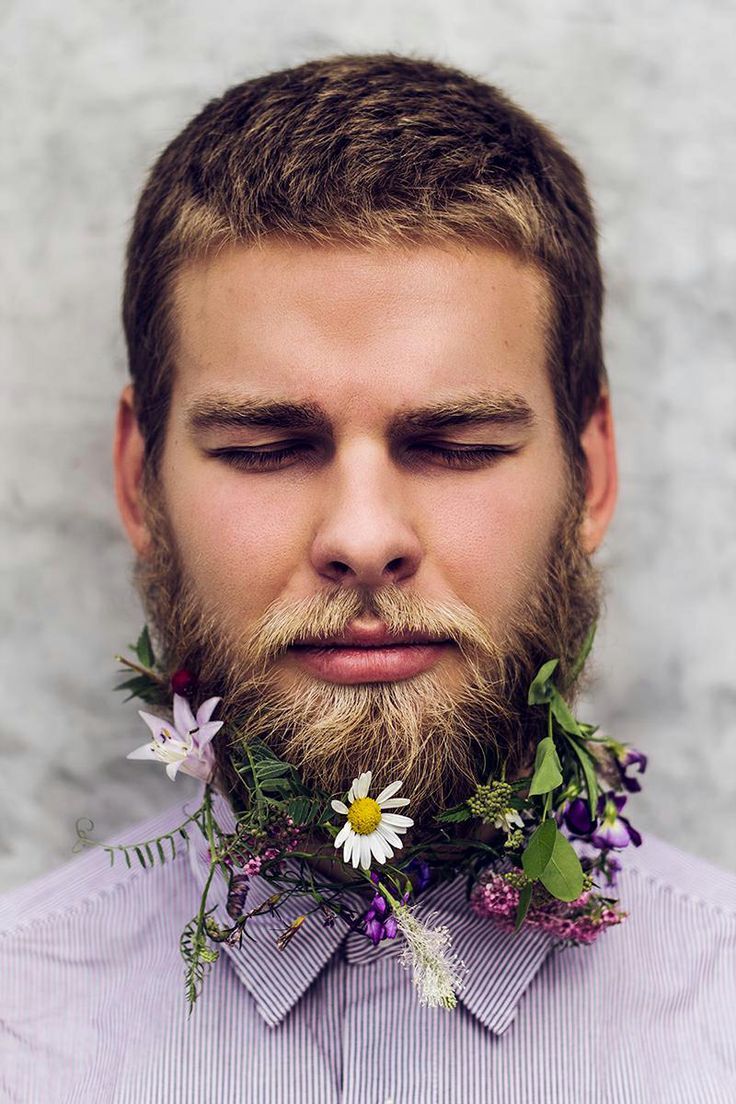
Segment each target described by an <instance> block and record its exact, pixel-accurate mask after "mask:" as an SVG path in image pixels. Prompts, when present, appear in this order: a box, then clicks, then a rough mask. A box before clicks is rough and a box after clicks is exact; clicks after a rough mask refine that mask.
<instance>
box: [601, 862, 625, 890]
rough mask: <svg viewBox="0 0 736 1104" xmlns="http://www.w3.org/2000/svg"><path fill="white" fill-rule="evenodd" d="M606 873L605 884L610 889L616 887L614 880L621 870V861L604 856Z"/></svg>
mask: <svg viewBox="0 0 736 1104" xmlns="http://www.w3.org/2000/svg"><path fill="white" fill-rule="evenodd" d="M605 858H606V871H607V877H606V881H605V884H606V885H607V886H611V887H612V888H613V887H614V886H615V885H616V878H617V875H618V873H619V871H620V870H621V860H620V859H617V858H616V856H615V855H606V857H605Z"/></svg>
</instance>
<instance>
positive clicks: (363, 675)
mask: <svg viewBox="0 0 736 1104" xmlns="http://www.w3.org/2000/svg"><path fill="white" fill-rule="evenodd" d="M451 647H452V645H451V644H450V643H442V644H393V645H391V646H390V647H387V648H349V647H340V646H335V647H332V648H310V647H306V646H305V645H299V646H297V647H292V648H290V649H289V652H290V654H291V655H293V656H294V658H295V659H296V660H297V662H298V663H299V665H300V666H301V667H304V668H305V669H306V670H307V671H309V672H311V674H313V675H317V677H318V678H322V679H326V680H327V681H328V682H391V681H393V680H396V679H408V678H412V677H413V676H414V675H420V674H421V673H422V671H428V670H429V668H430V667H433V666H434V664H435V663H437V661H438V660H439V659H440V657H441V656H442V655H444V654H445V652H446V651H447V650H448V648H451Z"/></svg>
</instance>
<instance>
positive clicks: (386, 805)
mask: <svg viewBox="0 0 736 1104" xmlns="http://www.w3.org/2000/svg"><path fill="white" fill-rule="evenodd" d="M378 804H379V805H380V806H381V808H382V809H402V808H403V807H404V806H405V805H411V801H410V799H409V798H408V797H389V798H388V799H387V800H385V801H379V802H378Z"/></svg>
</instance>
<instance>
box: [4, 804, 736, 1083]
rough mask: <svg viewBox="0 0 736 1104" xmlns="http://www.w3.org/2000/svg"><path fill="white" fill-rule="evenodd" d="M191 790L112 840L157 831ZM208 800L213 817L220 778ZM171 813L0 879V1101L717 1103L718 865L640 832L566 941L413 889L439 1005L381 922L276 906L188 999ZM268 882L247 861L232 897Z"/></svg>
mask: <svg viewBox="0 0 736 1104" xmlns="http://www.w3.org/2000/svg"><path fill="white" fill-rule="evenodd" d="M193 808H196V806H191V807H190V806H187V808H186V810H184V811H183V809H182V806H181V804H178V805H174V806H172V807H171V808H170V809H168V810H167V811H166V812H164V813H163V814H161V815H159V816H157V817H154V818H152V819H150V820H147V821H145V822H142V823H139V824H137V825H135V826H134V827H132V828H131V829H130V830H128V831H127V832H126V833H125V835H124V836H122V837H120V839H119V840H118V841H116V842H136V843H137V842H139V841H141V840H147V839H152V838H154V837H156V836H161V835H163V834H164V833H166V832H169V831H171V830H172V829H175V828H176V827H177V826H178V825H179V824H181V823H182V821H183V820H184V818H185V816H186V815H187V813H188V812H190V811H192V809H193ZM215 812H216V815H217V817H218V820H219V821H220V823H221V824H222V825H223V827H224V828H225V829H226V830H227V829H228V828H230V829H231V828H232V826H233V821H232V814H231V811H230V807H229V805H228V804H227V802H226V801H225V800H224V799H223V798H220V797H219V796H217V797H216V798H215ZM190 827H191V828H192V832H191V833H190V835H191V844H190V846H189V847H188V848H186V847H184V846H182V847H181V848H179V849H178V852H177V856H176V858H174V859H171V860H169V861H167V862H165V863H163V864H160V863H157V864H156V865H155V866H154V867H152V868H148V869H142V868H140V867H139V866H136V865H134V866H133V868H132V869H128V868H127V866H126V865H125V863H124V862H123V861H121V859H119V858H118V859H116V861H115V863H114V865H112V866H111V865H110V860H109V857H108V856H107V855H106V854H105V853H104V852H102V851H101V850H99V849H93V850H90V851H88V852H86V853H85V854H83V855H81V856H78V857H76V858H75V859H73V860H72V861H71V862H69V863H67V864H65V865H64V866H61V867H59V868H57V869H56V870H55V871H53V872H52V873H50V874H47V875H44V876H42V877H41V878H37V879H36V880H34V881H33V882H31V883H29V884H28V885H26V886H23V887H21V888H20V889H17V890H14V891H12V892H10V893H8V894H6V895H5V896H4V897H0V1100H1V1101H2V1102H3V1104H6V1102H7V1104H10V1102H13V1104H109V1102H114V1104H143V1102H146V1104H148V1102H150V1104H162V1102H165V1104H235V1102H238V1104H245V1102H254V1104H255V1102H264V1104H265V1102H268V1104H281V1102H284V1104H286V1102H288V1104H312V1102H314V1104H317V1102H318V1104H332V1102H338V1101H340V1102H345V1104H389V1102H391V1104H430V1102H438V1104H440V1102H441V1104H447V1102H452V1101H457V1102H458V1104H475V1102H478V1104H480V1102H481V1101H482V1102H483V1104H487V1102H489V1101H493V1102H495V1104H512V1102H514V1104H553V1102H554V1104H558V1102H559V1104H563V1102H564V1104H588V1102H590V1104H633V1102H637V1104H658V1102H662V1104H664V1102H666V1104H701V1102H702V1104H706V1102H707V1104H733V1102H734V1101H736V877H735V876H734V875H732V874H730V873H728V872H726V871H725V870H722V869H720V868H719V867H716V866H713V865H712V864H710V863H708V862H706V861H705V860H702V859H699V858H696V857H695V856H693V855H690V854H688V853H686V852H683V851H681V850H679V849H677V848H675V847H673V846H671V845H669V844H667V843H665V842H664V841H662V840H660V839H658V838H656V837H655V836H652V835H648V836H647V837H646V838H645V840H644V843H643V844H642V846H641V847H640V848H637V849H634V848H633V847H627V848H625V849H624V850H622V851H619V852H617V855H618V857H619V858H620V859H621V861H622V863H623V869H622V871H621V873H620V874H619V876H618V884H617V886H616V890H615V893H617V894H618V897H619V904H620V907H621V908H623V909H625V910H627V911H628V912H629V916H628V918H627V919H625V920H624V921H623V922H622V923H621V924H619V925H617V926H615V927H613V928H610V929H609V930H607V931H604V932H603V933H602V934H601V936H600V938H599V940H598V941H597V942H596V943H594V944H593V945H590V946H578V947H570V946H565V947H563V946H562V945H560V944H558V943H556V942H555V940H554V939H553V937H552V936H550V935H548V934H547V933H545V932H542V931H540V930H539V929H533V928H522V929H521V931H520V932H519V933H518V934H517V935H513V934H511V933H508V932H504V931H502V930H501V929H500V928H499V927H498V926H497V925H496V924H495V922H494V921H492V920H489V919H484V918H481V917H480V916H478V915H476V914H475V913H473V912H472V911H471V910H470V909H469V907H468V904H467V901H466V899H465V890H464V885H463V884H461V883H459V882H455V883H450V884H445V885H443V886H438V887H435V888H434V889H430V890H428V891H427V892H426V893H425V895H424V896H425V900H426V905H427V908H431V909H433V910H436V912H437V913H438V914H439V919H440V920H441V921H442V922H444V923H446V924H447V925H448V927H449V928H450V929H451V931H452V933H453V946H454V949H455V950H456V951H457V952H458V954H459V956H460V957H461V958H462V960H463V961H464V962H465V964H466V966H467V968H468V975H467V980H466V982H465V984H464V987H463V988H462V989H461V991H460V994H459V1003H458V1007H457V1009H456V1010H454V1011H445V1010H444V1009H435V1008H426V1007H423V1006H422V1005H420V1004H419V1002H418V1000H417V997H416V993H415V991H414V989H413V985H412V979H411V976H410V975H409V974H408V973H407V971H406V970H405V969H404V967H402V966H401V964H400V963H399V961H398V953H399V951H400V938H399V939H396V940H393V941H384V942H382V943H381V944H379V946H378V947H377V948H374V947H373V946H372V945H371V944H370V943H369V941H368V940H367V939H366V937H365V936H364V935H363V934H362V933H360V932H358V931H350V930H348V929H346V927H345V925H344V924H341V922H340V921H338V922H337V923H336V924H335V925H334V926H333V927H323V926H322V925H321V924H320V923H318V922H317V920H316V918H313V919H312V920H310V921H309V922H307V923H305V924H304V925H303V926H302V928H301V929H300V931H299V933H298V934H297V935H296V936H295V938H294V939H293V940H292V941H291V942H290V944H289V946H288V947H287V948H286V949H285V950H283V951H279V950H277V949H276V947H275V943H274V936H275V934H276V933H277V931H280V930H281V929H282V928H283V926H284V921H283V920H280V919H276V918H275V917H274V916H273V915H272V914H264V915H261V916H259V917H254V918H253V919H252V920H251V921H249V923H248V928H247V931H248V932H249V933H250V935H251V937H252V938H250V939H247V938H245V939H243V942H242V946H241V947H240V948H237V947H227V946H224V945H223V952H222V953H221V957H220V960H219V961H217V962H215V963H214V964H213V965H212V966H211V967H209V972H208V974H207V976H206V978H205V981H204V986H203V989H202V993H201V995H200V997H199V999H198V1001H197V1003H196V1004H195V1006H194V1009H193V1011H192V1013H191V1016H189V1015H188V1006H187V1002H186V997H185V992H184V972H183V971H184V965H183V962H182V959H181V957H180V954H179V936H180V934H181V931H182V929H183V928H184V926H185V925H186V924H187V922H188V921H189V920H190V919H191V918H192V917H193V916H195V914H196V913H197V910H198V907H199V899H200V894H201V887H202V885H203V882H204V879H205V876H206V871H207V859H206V853H205V841H204V838H203V837H202V836H201V834H200V833H199V830H198V829H196V827H194V826H190ZM195 837H196V839H195ZM216 877H217V881H216V882H213V886H215V885H217V891H216V894H215V897H214V898H212V900H214V899H217V900H218V901H219V912H218V913H216V914H215V916H216V919H218V920H219V921H220V922H221V923H223V924H227V923H228V918H227V915H226V914H225V913H224V910H223V908H222V906H223V903H224V899H225V881H224V879H222V878H221V877H220V875H219V873H218V874H217V876H216ZM271 892H272V888H271V887H270V886H269V885H266V884H265V883H263V882H260V881H259V880H258V879H254V884H253V887H252V889H251V892H250V895H249V897H248V906H249V907H253V906H255V905H256V904H258V903H259V900H260V899H262V898H263V899H265V897H266V896H267V895H269V894H270V893H271ZM292 904H293V908H292V909H291V911H290V913H289V917H291V916H296V915H297V914H298V913H299V911H300V909H299V903H298V901H293V902H292ZM302 911H303V910H302ZM289 917H287V919H288V918H289Z"/></svg>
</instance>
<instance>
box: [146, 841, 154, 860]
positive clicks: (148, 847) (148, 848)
mask: <svg viewBox="0 0 736 1104" xmlns="http://www.w3.org/2000/svg"><path fill="white" fill-rule="evenodd" d="M144 847H145V848H146V855H147V857H148V861H149V863H150V865H151V866H153V864H154V862H155V859H154V857H153V851H152V850H151V847H150V844H148V843H146V844H144Z"/></svg>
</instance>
